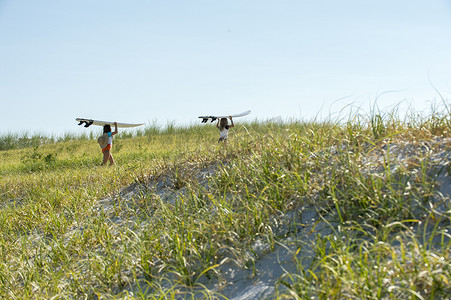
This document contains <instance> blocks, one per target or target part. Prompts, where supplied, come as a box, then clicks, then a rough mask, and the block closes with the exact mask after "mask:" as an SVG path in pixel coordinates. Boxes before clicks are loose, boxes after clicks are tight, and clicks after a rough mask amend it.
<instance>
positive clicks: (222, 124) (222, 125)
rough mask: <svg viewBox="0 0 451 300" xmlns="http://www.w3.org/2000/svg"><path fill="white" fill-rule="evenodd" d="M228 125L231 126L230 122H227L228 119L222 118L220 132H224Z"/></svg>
mask: <svg viewBox="0 0 451 300" xmlns="http://www.w3.org/2000/svg"><path fill="white" fill-rule="evenodd" d="M227 125H229V121H228V120H227V118H221V120H220V122H219V130H221V131H222V130H223V129H224V128H225V127H226V126H227Z"/></svg>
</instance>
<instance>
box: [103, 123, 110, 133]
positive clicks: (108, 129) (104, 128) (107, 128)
mask: <svg viewBox="0 0 451 300" xmlns="http://www.w3.org/2000/svg"><path fill="white" fill-rule="evenodd" d="M107 132H111V126H110V125H103V133H107Z"/></svg>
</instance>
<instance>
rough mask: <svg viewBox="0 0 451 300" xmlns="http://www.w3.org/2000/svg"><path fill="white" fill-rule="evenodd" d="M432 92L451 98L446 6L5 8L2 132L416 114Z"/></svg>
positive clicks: (106, 3)
mask: <svg viewBox="0 0 451 300" xmlns="http://www.w3.org/2000/svg"><path fill="white" fill-rule="evenodd" d="M431 82H432V83H433V85H434V86H435V87H436V88H437V89H438V90H439V91H440V93H441V94H442V95H443V96H444V97H445V98H447V100H449V96H451V1H449V0H447V1H445V0H422V1H418V0H397V1H393V0H373V1H370V0H368V1H363V0H341V1H336V0H318V1H313V0H311V1H307V0H278V1H275V0H273V1H268V0H227V1H213V0H209V1H207V0H194V1H190V0H183V1H182V0H178V1H162V0H160V1H156V0H147V1H144V0H141V1H138V0H137V1H123V0H121V1H119V0H77V1H61V0H39V1H20V0H0V104H1V120H0V133H7V132H23V131H29V132H40V133H46V134H59V133H63V132H83V131H86V130H89V129H85V128H82V127H78V126H77V125H76V122H75V120H74V119H75V118H76V117H88V118H95V119H100V120H111V121H115V120H117V121H119V122H146V123H147V122H149V123H151V122H153V121H156V122H157V123H159V124H162V125H165V124H167V122H175V123H176V124H180V125H185V124H191V123H195V122H197V121H198V120H197V116H199V115H203V114H229V113H237V112H241V111H244V110H248V109H251V110H252V114H251V115H250V116H248V117H247V119H248V120H251V119H255V118H257V119H259V120H266V119H269V118H275V117H281V118H282V119H288V118H296V119H303V120H309V119H312V118H314V117H315V116H316V115H317V114H318V113H319V112H320V111H321V112H322V113H323V114H326V115H328V114H329V113H334V112H336V111H339V110H340V109H341V108H343V107H344V106H346V105H347V104H349V103H353V105H354V106H360V107H362V108H363V109H364V110H369V107H370V105H369V103H371V102H373V101H374V100H375V99H376V98H377V96H378V95H380V94H382V95H381V96H380V97H379V99H378V104H379V107H380V108H382V109H384V108H386V107H390V106H391V105H393V104H395V103H399V102H401V101H403V100H406V101H407V102H408V103H409V104H411V105H412V106H413V107H414V108H415V109H417V110H422V109H425V108H428V107H429V106H430V104H429V103H430V102H429V101H431V100H434V99H438V95H437V93H436V92H435V91H434V88H433V87H432V85H431ZM388 91H396V92H390V93H385V94H383V93H384V92H388ZM339 99H341V100H339ZM337 100H338V101H337ZM237 121H238V120H237Z"/></svg>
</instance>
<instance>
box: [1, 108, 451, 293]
mask: <svg viewBox="0 0 451 300" xmlns="http://www.w3.org/2000/svg"><path fill="white" fill-rule="evenodd" d="M210 125H211V124H209V125H203V126H199V125H192V126H187V127H177V126H175V125H173V124H168V126H166V127H165V128H160V127H158V126H156V125H151V126H147V127H146V128H144V129H140V130H137V131H133V132H127V131H123V132H121V133H120V134H119V135H118V136H117V137H116V138H115V139H114V146H113V155H114V157H115V160H116V162H117V165H116V166H114V167H101V166H100V162H101V152H100V148H99V146H98V145H97V143H96V141H95V135H94V134H92V135H91V136H88V135H86V136H75V135H74V136H71V135H66V136H65V137H64V138H61V139H54V138H47V139H46V138H42V137H40V138H39V139H36V138H29V140H27V139H26V138H24V137H23V136H14V135H7V136H4V137H2V138H0V140H1V141H2V142H1V143H0V144H2V145H5V146H3V147H4V149H7V150H4V151H1V152H0V178H1V181H0V201H1V203H0V206H1V211H0V229H1V230H0V232H1V235H0V256H1V258H2V259H1V261H0V283H1V284H0V295H1V296H2V297H3V298H51V297H56V298H86V297H87V298H95V297H96V295H97V296H99V297H104V298H115V297H125V296H128V297H131V298H145V299H148V298H152V299H166V298H178V297H191V296H193V295H196V296H197V297H200V298H207V299H208V298H211V299H221V298H224V297H223V296H222V295H221V292H220V290H215V289H213V288H212V286H209V285H208V282H210V281H211V282H217V283H218V284H226V282H227V278H226V277H225V276H224V274H223V272H222V269H221V268H222V266H223V265H224V264H226V263H232V264H233V265H234V266H235V267H236V268H239V269H247V270H249V272H250V274H254V275H253V276H258V270H257V269H256V265H255V263H256V261H257V260H258V258H259V255H262V254H258V253H256V252H255V251H254V250H253V244H254V243H255V242H256V241H263V243H264V244H266V245H267V246H268V249H269V250H268V251H272V250H274V249H275V248H276V247H279V246H280V245H284V246H285V247H288V248H290V249H292V252H293V259H294V262H295V264H296V267H297V268H296V270H297V271H295V272H291V273H287V274H285V275H284V276H283V277H282V278H280V280H279V281H278V283H277V284H276V288H277V289H276V296H277V297H279V298H299V299H307V298H310V297H313V298H321V299H325V298H333V299H342V298H346V299H348V298H351V299H360V298H366V299H373V298H377V299H380V298H392V299H399V298H419V299H421V298H424V299H429V298H432V299H434V298H437V299H440V298H443V297H446V296H447V295H449V293H450V292H451V289H450V282H449V278H451V267H450V252H449V249H450V247H449V246H450V239H449V229H450V205H449V199H448V198H444V197H442V195H441V194H440V193H438V188H440V182H439V181H438V178H439V176H448V175H449V174H448V173H449V168H448V161H447V160H449V156H448V155H447V153H448V152H449V146H450V145H451V144H450V143H449V141H448V140H446V139H447V138H449V137H450V133H449V125H450V115H449V114H448V113H447V112H446V110H445V112H438V111H433V112H432V113H430V114H427V115H424V116H418V115H415V116H411V117H410V118H404V119H402V120H401V119H400V118H399V117H398V116H397V115H396V114H395V113H393V112H392V113H385V114H384V113H382V112H377V114H376V113H373V114H371V115H369V116H366V115H358V114H356V115H353V116H352V117H351V118H350V119H349V120H348V121H343V120H340V121H336V122H333V121H330V120H329V121H324V122H296V121H287V122H270V121H268V122H250V123H243V122H237V126H236V127H235V128H234V129H233V130H231V133H230V139H229V142H228V144H227V147H225V146H224V145H223V144H218V143H217V138H218V136H217V130H216V129H215V128H214V126H213V125H211V126H210ZM306 212H309V213H311V214H313V215H315V219H314V221H310V220H309V222H306V221H305V220H303V217H302V216H303V214H304V213H306Z"/></svg>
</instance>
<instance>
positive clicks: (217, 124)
mask: <svg viewBox="0 0 451 300" xmlns="http://www.w3.org/2000/svg"><path fill="white" fill-rule="evenodd" d="M219 120H221V119H220V118H218V123H216V127H217V128H219Z"/></svg>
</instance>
